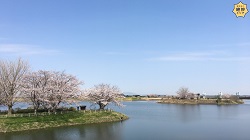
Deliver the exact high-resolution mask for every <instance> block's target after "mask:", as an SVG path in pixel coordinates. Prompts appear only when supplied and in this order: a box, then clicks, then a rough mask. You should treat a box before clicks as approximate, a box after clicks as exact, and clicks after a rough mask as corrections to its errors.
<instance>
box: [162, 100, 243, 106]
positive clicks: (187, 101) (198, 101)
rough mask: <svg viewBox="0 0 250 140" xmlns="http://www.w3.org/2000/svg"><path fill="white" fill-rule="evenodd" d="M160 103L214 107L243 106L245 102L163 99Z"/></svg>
mask: <svg viewBox="0 0 250 140" xmlns="http://www.w3.org/2000/svg"><path fill="white" fill-rule="evenodd" d="M158 103H165V104H193V105H196V104H212V105H233V104H243V103H244V102H243V101H242V100H240V99H238V100H232V99H199V100H197V99H162V100H161V101H159V102H158Z"/></svg>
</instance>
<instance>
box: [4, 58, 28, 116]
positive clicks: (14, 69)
mask: <svg viewBox="0 0 250 140" xmlns="http://www.w3.org/2000/svg"><path fill="white" fill-rule="evenodd" d="M28 70H29V65H28V62H25V61H23V60H22V59H21V58H19V59H18V60H17V61H6V60H5V61H4V60H0V97H1V99H0V102H1V104H2V105H5V106H7V107H8V114H9V115H10V114H12V107H13V105H14V103H15V102H16V101H17V97H20V95H19V93H20V91H21V90H22V86H21V84H22V79H23V77H24V75H25V74H26V73H27V72H28Z"/></svg>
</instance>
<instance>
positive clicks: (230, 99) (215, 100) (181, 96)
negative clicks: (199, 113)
mask: <svg viewBox="0 0 250 140" xmlns="http://www.w3.org/2000/svg"><path fill="white" fill-rule="evenodd" d="M158 103H164V104H190V105H197V104H211V105H237V104H243V103H244V102H243V100H241V99H240V98H239V94H238V93H236V95H230V94H224V95H223V94H222V93H221V92H220V93H219V95H214V96H206V95H205V94H199V93H198V94H194V93H190V92H189V90H188V88H185V87H181V88H180V89H179V90H178V91H177V96H168V97H165V98H162V99H161V100H159V101H158Z"/></svg>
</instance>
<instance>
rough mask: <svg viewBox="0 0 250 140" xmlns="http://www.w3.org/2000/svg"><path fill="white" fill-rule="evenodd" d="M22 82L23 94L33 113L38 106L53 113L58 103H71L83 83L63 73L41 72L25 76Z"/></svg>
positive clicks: (78, 93)
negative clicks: (28, 101)
mask: <svg viewBox="0 0 250 140" xmlns="http://www.w3.org/2000/svg"><path fill="white" fill-rule="evenodd" d="M24 81H25V82H24V83H25V84H24V86H23V87H24V90H23V92H25V94H26V96H27V97H28V98H29V99H30V100H31V101H32V103H33V106H34V109H35V112H36V110H37V109H38V108H39V107H40V106H43V107H44V108H46V109H48V110H49V111H54V112H55V110H56V109H57V108H58V106H59V105H60V103H62V102H67V103H69V102H73V98H74V97H77V96H78V95H80V91H81V90H80V85H81V84H82V83H83V82H81V81H79V80H78V79H77V78H76V77H75V76H72V75H69V74H66V73H64V72H56V71H42V70H40V71H38V72H32V73H29V74H27V75H26V76H25V78H24Z"/></svg>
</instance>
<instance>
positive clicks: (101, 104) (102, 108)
mask: <svg viewBox="0 0 250 140" xmlns="http://www.w3.org/2000/svg"><path fill="white" fill-rule="evenodd" d="M98 105H99V107H100V108H99V110H104V108H105V107H106V105H105V104H103V103H99V104H98Z"/></svg>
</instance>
